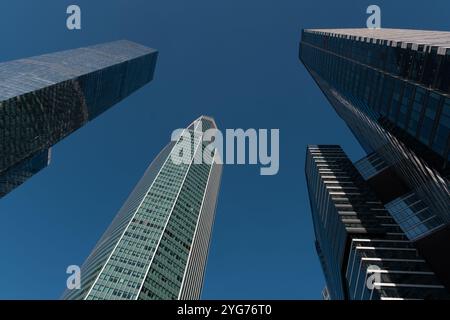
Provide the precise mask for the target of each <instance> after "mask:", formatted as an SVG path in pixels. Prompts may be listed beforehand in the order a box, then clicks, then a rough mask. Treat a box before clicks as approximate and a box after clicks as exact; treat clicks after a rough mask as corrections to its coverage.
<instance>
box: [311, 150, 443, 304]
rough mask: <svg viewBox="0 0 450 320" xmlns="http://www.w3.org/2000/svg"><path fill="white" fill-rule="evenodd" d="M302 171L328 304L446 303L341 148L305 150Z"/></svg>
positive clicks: (431, 276)
mask: <svg viewBox="0 0 450 320" xmlns="http://www.w3.org/2000/svg"><path fill="white" fill-rule="evenodd" d="M305 171H306V177H307V184H308V191H309V196H310V202H311V211H312V218H313V224H314V232H315V236H316V249H317V253H318V256H319V259H320V262H321V265H322V269H323V271H324V275H325V279H326V282H327V292H328V296H329V297H330V299H352V300H374V299H383V300H389V299H437V298H447V299H448V298H450V295H448V292H447V290H446V289H445V286H444V285H443V284H442V283H440V282H439V280H438V278H437V277H436V275H435V274H434V273H433V271H432V270H431V269H430V268H429V266H428V265H427V263H426V261H425V260H424V259H423V258H422V257H421V256H420V254H419V252H418V251H417V249H416V248H415V247H414V245H413V243H412V242H410V240H409V239H408V238H407V237H406V235H405V233H404V232H403V231H402V229H401V228H400V226H399V225H398V224H397V223H396V221H395V220H394V219H393V217H392V216H391V214H390V212H389V211H388V210H387V209H386V208H385V207H384V205H383V203H382V202H381V201H380V200H378V198H377V196H376V195H375V193H374V192H373V191H372V190H371V187H370V185H369V184H368V183H367V182H366V180H365V179H364V178H363V176H362V175H361V174H360V173H359V171H358V170H357V169H356V167H355V166H354V165H353V164H352V162H351V161H350V159H348V157H347V156H346V155H345V153H344V152H343V151H342V149H341V148H340V147H339V146H332V145H320V146H317V145H311V146H308V148H307V154H306V168H305ZM372 279H373V280H372Z"/></svg>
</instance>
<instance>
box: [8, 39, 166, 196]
mask: <svg viewBox="0 0 450 320" xmlns="http://www.w3.org/2000/svg"><path fill="white" fill-rule="evenodd" d="M156 58H157V52H156V51H155V50H153V49H150V48H147V47H144V46H142V45H139V44H136V43H133V42H130V41H116V42H110V43H105V44H100V45H94V46H91V47H86V48H79V49H74V50H68V51H62V52H57V53H51V54H44V55H41V56H37V57H32V58H26V59H20V60H15V61H10V62H5V63H0V197H2V196H4V195H5V194H7V193H8V192H10V191H11V190H12V189H14V188H15V187H17V186H18V185H20V184H22V183H23V182H24V181H25V180H26V179H28V178H29V177H30V176H31V175H33V174H35V173H36V172H38V171H39V170H41V169H42V168H44V167H45V166H46V165H47V164H48V162H49V154H50V153H49V149H50V147H51V146H52V145H54V144H55V143H57V142H58V141H59V140H61V139H63V138H64V137H66V136H68V135H69V134H70V133H72V132H73V131H75V130H76V129H78V128H80V127H81V126H83V125H84V124H86V123H87V122H88V121H90V120H92V119H94V118H95V117H97V116H98V115H100V114H101V113H103V112H104V111H106V110H107V109H109V108H110V107H111V106H113V105H114V104H116V103H118V102H119V101H121V100H122V99H124V98H125V97H127V96H128V95H130V94H131V93H133V92H134V91H136V90H137V89H139V88H140V87H142V86H143V85H145V84H146V83H148V82H150V81H151V80H152V78H153V72H154V69H155V63H156Z"/></svg>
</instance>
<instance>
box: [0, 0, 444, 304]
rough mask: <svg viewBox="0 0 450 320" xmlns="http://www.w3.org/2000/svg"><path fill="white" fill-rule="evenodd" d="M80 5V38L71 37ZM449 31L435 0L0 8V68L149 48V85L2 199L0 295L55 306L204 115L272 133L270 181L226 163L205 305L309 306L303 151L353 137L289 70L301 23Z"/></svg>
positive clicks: (312, 292)
mask: <svg viewBox="0 0 450 320" xmlns="http://www.w3.org/2000/svg"><path fill="white" fill-rule="evenodd" d="M73 3H75V4H78V5H80V6H81V10H82V30H81V31H68V30H67V29H66V26H65V19H66V13H65V11H66V7H67V6H68V5H69V4H73ZM373 3H376V4H378V5H380V6H381V8H382V25H383V26H384V27H398V28H423V29H437V30H449V25H448V21H449V18H448V13H449V12H450V3H449V2H448V1H446V0H442V1H431V0H429V1H398V0H396V1H376V2H372V1H331V0H330V1H321V0H316V1H310V0H308V1H301V0H282V1H280V0H214V1H212V0H190V1H186V0H139V1H138V0H120V1H113V0H110V1H86V0H85V1H81V0H78V1H76V0H72V1H65V0H64V1H62V0H58V1H52V0H46V1H44V0H41V1H31V0H30V1H23V0H15V1H12V0H10V1H1V3H0V14H1V19H0V38H1V39H2V49H1V52H0V61H8V60H13V59H18V58H23V57H28V56H33V55H38V54H42V53H47V52H54V51H59V50H64V49H69V48H76V47H81V46H86V45H91V44H95V43H100V42H107V41H111V40H117V39H129V40H133V41H137V42H139V43H142V44H144V45H147V46H150V47H153V48H156V49H158V50H159V52H160V54H159V60H158V63H157V68H156V73H155V79H154V81H153V82H152V83H151V84H150V85H148V86H146V87H144V88H143V89H141V90H140V91H139V92H137V93H136V94H134V95H132V96H131V97H129V98H128V99H126V100H125V101H123V102H122V103H120V104H118V105H116V106H115V107H113V108H112V109H111V110H109V111H108V112H106V113H105V114H103V115H102V116H101V117H99V118H98V119H96V120H95V121H94V122H92V123H90V124H88V125H87V126H85V127H83V128H82V129H81V130H79V131H77V132H76V133H74V134H72V135H71V136H70V137H68V138H67V139H65V140H63V141H62V142H60V143H59V144H57V145H56V146H55V147H54V148H53V159H52V163H51V165H50V167H48V168H47V169H45V170H44V171H42V172H41V173H39V174H38V175H36V176H35V177H33V178H32V179H30V180H29V181H28V182H27V183H25V184H24V185H23V186H21V187H20V188H18V189H17V190H15V191H14V192H12V193H11V194H10V195H8V196H7V197H5V198H3V199H1V200H0V218H1V224H0V255H1V261H2V263H1V264H0V298H3V299H12V298H25V299H55V298H59V297H60V295H61V293H62V291H63V290H64V288H65V281H66V277H67V275H66V274H65V270H66V267H67V266H68V265H71V264H80V265H81V264H82V263H83V261H84V260H85V258H86V257H87V255H88V254H89V253H90V251H91V250H92V248H93V246H94V245H95V243H96V242H97V240H98V239H99V237H100V236H101V235H102V233H103V232H104V231H105V229H106V228H107V226H108V225H109V223H110V222H111V220H112V219H113V217H114V216H115V214H116V213H117V211H118V209H119V208H120V206H121V205H122V203H123V202H124V200H125V199H126V197H127V196H128V194H129V193H130V191H131V190H132V188H133V186H134V185H135V184H136V182H137V181H138V179H139V178H140V176H141V175H142V174H143V172H144V170H145V168H146V167H147V165H148V164H149V163H150V161H151V160H152V159H153V158H154V157H155V155H156V154H157V153H158V152H159V151H160V150H161V148H162V147H163V146H165V145H166V143H167V142H168V141H169V139H170V134H171V132H172V130H173V129H175V128H180V127H184V126H186V125H187V124H189V123H190V122H191V121H192V120H193V119H194V118H196V117H198V116H199V115H200V114H208V115H211V116H213V117H215V119H216V121H217V124H218V125H219V127H221V128H222V129H225V128H244V129H246V128H257V129H258V128H268V129H270V128H279V129H280V148H281V151H280V172H279V174H278V175H277V176H272V177H268V176H260V175H259V168H258V167H256V166H226V167H225V168H224V172H223V180H222V187H221V190H220V197H219V203H218V210H217V216H216V224H215V228H214V232H213V240H212V245H211V248H210V255H209V260H208V266H207V274H206V279H205V287H204V291H203V298H205V299H246V298H247V299H315V298H320V292H321V290H322V288H323V286H324V280H323V276H322V272H321V269H320V266H319V262H318V259H317V256H316V253H315V250H314V246H313V238H314V237H313V230H312V225H311V218H310V210H309V203H308V197H307V192H306V186H305V178H304V172H303V171H304V153H305V146H306V145H307V144H320V143H324V144H341V145H343V147H344V149H345V150H346V151H347V153H348V154H349V155H350V156H351V157H352V158H353V159H354V160H356V159H358V158H359V157H361V156H362V151H361V149H360V147H359V146H358V145H357V143H356V141H355V139H354V138H353V137H352V135H351V134H350V132H349V130H348V129H347V128H346V127H345V125H344V123H343V122H342V121H341V120H340V119H339V118H338V117H337V116H336V114H335V113H334V111H333V110H332V108H331V107H330V106H329V105H328V103H327V102H326V100H325V99H324V97H323V96H322V94H321V93H320V91H319V89H318V88H317V87H316V85H315V84H314V83H313V81H312V79H311V78H310V76H309V75H308V74H307V72H306V71H305V69H304V68H303V66H302V65H301V64H300V62H299V60H298V42H299V39H300V31H301V29H302V28H310V27H321V28H331V27H365V21H366V17H367V15H366V14H365V9H366V8H367V6H368V5H369V4H373Z"/></svg>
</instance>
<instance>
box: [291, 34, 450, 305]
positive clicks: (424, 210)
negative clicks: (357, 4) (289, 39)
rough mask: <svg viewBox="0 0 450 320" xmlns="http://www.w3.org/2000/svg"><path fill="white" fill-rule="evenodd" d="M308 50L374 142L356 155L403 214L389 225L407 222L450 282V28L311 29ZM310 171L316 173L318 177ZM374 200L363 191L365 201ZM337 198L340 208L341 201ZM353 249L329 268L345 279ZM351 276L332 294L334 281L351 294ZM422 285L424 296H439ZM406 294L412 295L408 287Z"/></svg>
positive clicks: (314, 66) (340, 105)
mask: <svg viewBox="0 0 450 320" xmlns="http://www.w3.org/2000/svg"><path fill="white" fill-rule="evenodd" d="M300 59H301V61H302V62H303V64H304V65H305V66H306V68H307V69H308V71H309V72H310V74H311V75H312V77H313V78H314V80H315V81H316V83H317V84H318V85H319V87H320V89H321V90H322V91H323V93H324V94H325V96H326V97H327V99H328V100H329V102H330V103H331V105H332V106H333V107H334V109H335V110H336V112H337V113H338V115H339V116H340V117H341V118H342V119H343V120H344V121H345V122H346V124H347V125H348V126H349V128H350V129H351V130H352V132H353V133H354V135H355V136H356V138H357V139H358V141H359V142H360V143H361V145H362V146H363V148H364V149H365V150H366V152H367V154H368V156H367V157H366V158H364V159H362V160H361V161H359V162H358V163H356V164H355V168H357V169H358V170H359V171H358V172H359V174H360V175H361V178H362V179H363V181H365V185H366V187H365V189H368V190H370V193H371V194H372V196H371V198H372V199H376V201H378V202H380V203H381V205H382V208H383V210H386V211H385V213H386V214H388V216H389V219H393V220H394V222H393V223H392V221H391V223H389V224H392V225H394V224H395V225H396V227H399V228H400V229H401V233H402V235H401V237H403V236H406V238H407V241H408V242H410V244H412V245H413V248H414V250H417V251H418V254H419V255H420V257H421V258H420V259H423V260H424V261H425V263H426V264H427V265H428V266H429V267H430V271H431V272H433V273H434V274H435V275H436V276H437V279H438V282H439V283H441V284H443V285H445V286H446V288H447V289H449V288H450V272H449V271H448V270H450V258H449V256H448V254H446V252H449V250H450V188H449V178H450V171H449V170H450V167H449V159H450V154H449V153H450V96H449V94H450V33H449V32H435V31H420V30H397V29H374V30H372V29H336V30H304V31H303V33H302V41H301V44H300ZM319 148H322V147H319ZM311 170H312V171H314V169H312V167H309V169H308V170H307V175H309V176H311V174H312V173H311ZM308 179H309V186H310V195H311V197H312V198H314V197H315V196H316V195H315V191H314V189H311V182H310V180H311V179H310V178H308ZM358 179H359V178H358ZM359 193H361V192H359ZM368 199H369V198H366V196H362V198H361V201H366V202H367V201H369V200H368ZM370 201H371V202H372V200H370ZM311 205H312V210H313V216H316V215H317V212H315V211H316V210H317V208H315V207H314V206H315V205H317V204H314V203H313V201H312V203H311ZM331 205H332V206H335V207H336V204H335V203H333V201H332V202H331ZM355 211H356V212H358V211H357V210H355ZM315 219H317V218H315ZM386 219H387V218H386ZM362 222H363V221H362ZM341 223H342V222H339V225H340V224H341ZM364 223H365V222H364ZM378 225H380V223H379V224H378ZM341 227H342V226H341ZM325 228H328V226H325ZM316 230H317V227H316ZM328 231H329V230H328ZM316 232H317V231H316ZM396 233H400V232H396ZM347 234H349V233H348V232H347ZM371 237H372V236H371ZM350 238H352V237H351V236H350ZM377 238H378V239H382V240H383V239H387V236H386V235H382V236H380V235H378V236H377ZM389 240H395V241H397V240H398V241H400V240H401V239H397V240H396V239H389ZM318 242H319V245H320V246H321V247H327V244H326V243H327V241H326V240H323V241H321V240H320V237H319V238H318ZM398 243H400V242H398ZM328 245H329V244H328ZM351 248H352V247H351V246H350V245H349V246H347V247H346V249H345V250H344V261H341V262H342V264H340V266H341V267H342V268H343V269H341V271H340V272H341V273H340V275H339V274H337V273H336V272H337V271H336V270H334V271H332V272H330V274H331V275H330V276H329V277H330V278H332V279H334V280H335V281H337V282H339V280H337V279H338V278H339V277H340V276H342V274H344V270H346V268H347V266H348V264H349V263H350V262H351V260H350V259H352V257H353V256H352V254H353V253H352V252H351ZM324 250H325V249H324V248H321V249H320V251H319V255H324V254H323V251H324ZM333 250H334V248H333V249H331V251H333ZM324 256H326V257H329V254H328V255H324ZM347 256H348V259H347V258H346V257H347ZM401 259H403V258H401ZM321 260H323V258H321ZM329 263H330V262H329ZM334 263H336V261H334ZM383 265H384V264H383ZM329 267H331V266H327V268H329ZM416 268H417V266H414V267H411V269H410V271H418V270H415V269H416ZM426 272H428V271H426ZM388 273H392V272H391V271H390V272H388ZM345 279H346V278H345V277H341V278H340V282H339V283H340V284H341V286H342V289H343V291H339V290H337V291H336V292H338V293H340V294H341V295H339V294H336V293H335V294H334V295H333V294H332V291H333V288H334V287H335V286H332V285H329V287H328V289H329V291H330V294H331V295H332V297H335V298H352V296H351V295H349V294H350V292H351V290H352V287H351V284H350V283H346V281H347V280H348V279H347V280H345ZM402 281H403V280H402ZM408 281H409V280H408ZM397 282H398V283H397V284H401V283H402V282H401V281H400V280H398V281H397ZM345 290H347V292H346V291H345ZM418 292H419V291H418ZM342 293H344V295H342ZM421 294H422V296H420V295H421ZM421 294H419V298H426V297H437V296H436V295H435V294H434V293H433V294H432V295H425V294H423V292H422V293H421ZM371 297H372V298H373V297H374V295H372V296H371ZM380 297H383V295H380ZM399 297H400V298H402V297H405V298H406V297H411V295H407V296H404V295H403V294H401V293H400V294H399Z"/></svg>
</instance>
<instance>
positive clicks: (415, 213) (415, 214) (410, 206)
mask: <svg viewBox="0 0 450 320" xmlns="http://www.w3.org/2000/svg"><path fill="white" fill-rule="evenodd" d="M386 209H387V210H388V211H389V212H390V213H391V215H392V217H393V218H394V219H395V221H397V223H398V224H399V226H400V227H401V228H402V230H403V232H405V234H406V236H407V237H408V238H409V239H410V240H417V239H418V238H419V237H423V236H425V235H427V234H429V233H430V232H432V231H433V230H435V229H437V228H439V227H441V226H443V225H444V223H443V221H442V219H441V218H440V217H439V216H436V215H432V214H430V212H429V208H428V206H427V205H426V204H425V203H424V202H423V201H422V200H421V199H419V198H418V197H417V195H416V194H415V193H414V192H412V193H409V194H407V195H405V196H402V197H400V198H397V199H395V200H393V201H391V202H389V203H388V204H386Z"/></svg>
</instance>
